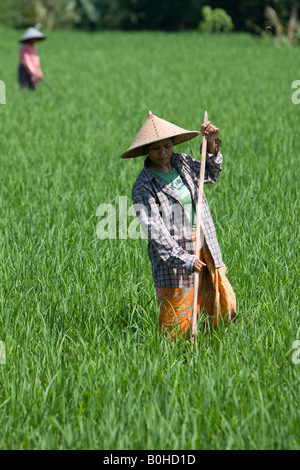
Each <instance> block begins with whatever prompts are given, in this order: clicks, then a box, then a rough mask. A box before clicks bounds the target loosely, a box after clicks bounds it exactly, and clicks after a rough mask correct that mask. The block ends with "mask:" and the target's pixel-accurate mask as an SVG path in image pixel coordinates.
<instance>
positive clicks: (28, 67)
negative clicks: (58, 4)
mask: <svg viewBox="0 0 300 470" xmlns="http://www.w3.org/2000/svg"><path fill="white" fill-rule="evenodd" d="M44 39H46V36H45V35H44V34H43V33H41V31H40V30H39V29H37V28H28V29H27V31H26V32H25V34H24V35H23V36H22V37H21V39H20V42H21V43H22V47H21V49H20V54H19V55H20V63H19V69H18V81H19V84H20V88H21V90H25V89H29V90H35V89H36V88H37V85H38V83H39V82H40V81H42V80H43V72H42V70H41V67H40V58H39V56H38V53H37V50H36V48H35V46H34V44H35V43H36V42H37V41H43V40H44Z"/></svg>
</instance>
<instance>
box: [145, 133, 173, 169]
mask: <svg viewBox="0 0 300 470" xmlns="http://www.w3.org/2000/svg"><path fill="white" fill-rule="evenodd" d="M147 153H148V155H149V158H150V160H151V162H152V167H153V168H155V167H156V169H160V168H165V167H166V166H168V165H170V159H171V155H172V153H173V140H172V139H164V140H160V141H158V142H154V143H153V144H150V145H148V147H147Z"/></svg>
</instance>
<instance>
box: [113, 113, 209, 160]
mask: <svg viewBox="0 0 300 470" xmlns="http://www.w3.org/2000/svg"><path fill="white" fill-rule="evenodd" d="M199 134H200V132H198V131H188V130H186V129H182V127H178V126H175V124H172V123H171V122H168V121H165V120H164V119H161V118H159V117H157V116H154V114H152V112H151V111H149V115H148V118H147V120H146V122H145V123H144V124H143V126H142V127H141V129H140V131H139V132H138V134H137V136H136V138H135V139H134V141H133V142H132V144H131V146H130V147H129V149H128V150H126V152H124V153H123V154H122V155H121V158H132V157H139V156H141V155H145V154H146V151H145V146H146V145H149V144H152V143H153V142H158V141H159V140H164V139H169V138H171V137H173V140H174V145H178V144H181V143H182V142H186V141H187V140H190V139H193V138H194V137H197V136H198V135H199Z"/></svg>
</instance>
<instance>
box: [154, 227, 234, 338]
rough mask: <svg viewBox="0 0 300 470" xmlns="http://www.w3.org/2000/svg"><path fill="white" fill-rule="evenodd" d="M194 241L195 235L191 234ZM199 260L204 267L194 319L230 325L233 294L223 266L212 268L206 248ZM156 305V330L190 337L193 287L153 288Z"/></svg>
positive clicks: (201, 251) (200, 274)
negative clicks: (224, 322)
mask: <svg viewBox="0 0 300 470" xmlns="http://www.w3.org/2000/svg"><path fill="white" fill-rule="evenodd" d="M193 237H194V233H193ZM200 259H201V261H204V263H205V264H206V266H205V267H204V268H203V269H202V271H201V272H200V273H199V288H198V305H197V312H198V313H197V317H198V319H199V313H200V315H201V318H202V319H203V323H205V321H206V320H209V324H210V325H211V326H213V327H217V326H219V324H220V321H221V319H222V320H224V321H227V323H230V321H234V318H235V316H236V297H235V293H234V291H233V289H232V287H231V285H230V283H229V281H228V279H227V277H226V266H225V265H223V266H222V267H221V268H215V265H214V261H213V258H212V256H211V254H210V251H209V249H208V247H207V246H206V245H204V246H203V247H202V248H201V250H200ZM156 295H157V300H158V304H159V310H160V315H159V328H160V329H161V330H163V331H164V332H165V333H166V334H170V336H171V339H172V340H173V339H174V338H175V337H176V336H177V334H178V333H179V334H183V335H184V336H186V337H187V338H188V337H189V334H190V330H191V327H192V315H193V298H194V287H186V288H176V287H156Z"/></svg>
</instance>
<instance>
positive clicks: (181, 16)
mask: <svg viewBox="0 0 300 470" xmlns="http://www.w3.org/2000/svg"><path fill="white" fill-rule="evenodd" d="M203 7H210V9H211V10H207V12H208V13H209V11H216V10H218V12H219V17H218V18H219V22H221V24H223V23H224V24H225V22H226V18H227V25H229V19H230V21H231V22H232V28H231V27H229V26H228V29H233V28H234V30H236V31H242V30H247V31H252V32H256V33H258V32H260V31H262V30H263V29H264V28H265V27H266V26H269V27H270V30H272V31H273V33H274V34H280V29H281V31H284V30H287V29H288V27H289V24H290V23H291V22H294V30H297V29H298V26H299V24H298V19H297V13H298V7H299V0H239V1H236V0H1V4H0V25H1V24H2V25H8V26H13V27H20V28H23V27H26V26H32V25H33V24H36V23H40V24H41V25H42V27H43V28H44V29H54V28H82V29H89V30H101V29H121V30H166V31H182V30H194V29H198V28H199V27H201V24H202V26H203V24H204V23H205V21H206V22H208V23H209V24H211V22H212V20H211V18H215V17H216V15H215V16H214V17H213V16H212V13H211V18H210V20H211V21H210V22H209V21H208V20H205V19H204V14H203V11H204V10H203ZM268 9H269V10H268ZM268 11H269V15H268V14H267V13H266V12H268ZM220 12H221V13H220ZM220 15H221V16H220ZM222 15H223V17H222ZM226 15H227V16H226ZM228 18H229V19H228ZM204 20H205V21H204ZM203 21H204V23H203ZM214 21H215V22H216V21H217V20H216V19H215V20H214ZM222 21H223V23H222ZM204 26H205V24H204ZM206 26H207V27H209V25H206ZM290 27H291V26H290ZM219 29H221V28H219Z"/></svg>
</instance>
